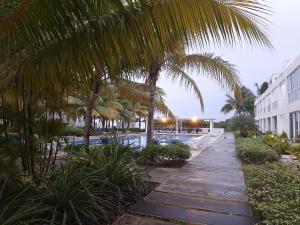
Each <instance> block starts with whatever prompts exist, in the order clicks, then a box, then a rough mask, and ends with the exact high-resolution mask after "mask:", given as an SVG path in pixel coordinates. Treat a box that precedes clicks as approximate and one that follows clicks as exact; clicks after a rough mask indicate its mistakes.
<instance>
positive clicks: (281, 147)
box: [262, 133, 289, 154]
mask: <svg viewBox="0 0 300 225" xmlns="http://www.w3.org/2000/svg"><path fill="white" fill-rule="evenodd" d="M262 141H263V142H264V143H265V144H267V145H268V146H270V147H271V148H272V149H274V150H275V151H276V152H278V153H279V154H284V153H286V151H287V150H288V148H289V143H287V142H284V141H282V138H281V137H279V136H277V135H273V134H270V133H267V134H265V135H263V136H262Z"/></svg>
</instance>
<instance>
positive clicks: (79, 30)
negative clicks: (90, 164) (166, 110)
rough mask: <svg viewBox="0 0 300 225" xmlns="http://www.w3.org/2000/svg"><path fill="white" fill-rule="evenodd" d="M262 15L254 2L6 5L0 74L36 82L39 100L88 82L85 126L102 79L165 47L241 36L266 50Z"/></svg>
mask: <svg viewBox="0 0 300 225" xmlns="http://www.w3.org/2000/svg"><path fill="white" fill-rule="evenodd" d="M267 12H268V11H267V7H266V6H264V5H262V4H260V3H258V2H257V1H248V2H247V4H244V3H242V2H239V1H236V2H230V3H229V2H224V1H215V0H205V2H203V1H201V3H200V2H199V1H196V0H193V1H192V2H191V1H182V0H181V1H179V0H174V1H163V0H161V1H152V0H151V1H144V0H140V1H121V0H117V1H114V2H109V1H104V0H102V1H99V2H98V1H97V2H95V1H91V0H76V2H74V3H73V4H69V1H66V0H64V1H57V0H56V1H51V3H50V2H48V1H43V2H40V1H31V2H30V3H29V1H21V2H19V3H17V2H11V1H9V0H6V1H4V3H3V8H1V16H2V18H1V21H2V23H1V25H0V30H1V32H0V36H1V42H0V46H1V49H2V50H3V51H1V53H2V54H1V68H3V69H2V71H1V72H2V75H3V76H7V75H10V74H17V76H25V74H26V79H28V80H36V79H35V77H36V76H37V75H38V76H40V77H41V76H42V78H43V79H39V81H40V82H36V87H35V88H37V87H38V88H39V90H40V92H42V93H46V92H47V91H48V90H49V87H55V86H56V85H54V84H55V82H57V81H59V82H61V83H62V84H63V86H64V87H69V86H70V84H71V83H72V81H75V82H86V83H87V84H88V86H89V90H90V95H89V104H88V106H87V111H86V113H87V116H86V120H87V122H88V123H87V124H90V121H91V117H90V116H89V115H91V112H92V108H93V105H94V101H95V98H96V97H95V96H96V95H97V92H98V91H99V88H101V86H102V84H103V82H104V83H105V80H107V78H108V76H109V78H110V79H112V78H113V77H118V76H119V75H120V74H121V73H120V71H122V70H124V69H125V70H130V69H131V68H132V66H133V67H135V66H137V65H138V66H137V67H140V65H141V63H142V64H144V65H146V64H148V63H149V62H151V59H155V58H156V57H157V56H159V55H161V54H162V52H166V51H167V52H172V49H173V47H174V46H173V45H172V44H170V43H171V42H172V40H175V39H176V42H174V43H178V40H179V43H184V44H187V45H188V46H190V45H192V44H194V43H195V40H196V42H197V43H198V44H199V45H201V46H203V45H205V44H206V43H209V42H210V41H213V42H214V43H221V41H224V42H225V43H229V44H232V43H233V42H234V41H235V40H238V39H239V37H242V36H243V37H244V39H246V40H248V41H249V42H251V43H252V42H257V43H259V44H263V45H269V41H268V38H267V37H266V35H265V28H266V26H265V25H266V20H264V19H263V17H261V14H264V13H267ZM178 15H181V16H178ZM183 18H184V19H183ZM196 18H201V19H196ZM214 18H218V20H215V19H214ZM228 18H230V19H228ZM41 27H42V28H43V29H40V28H41ZM212 28H214V29H212ZM234 30H235V31H236V32H234ZM120 32H122V33H123V35H122V37H120V35H119V33H120ZM95 34H96V35H95ZM97 34H99V35H97ZM183 34H184V35H183ZM233 34H236V35H233ZM49 40H51V41H49ZM166 40H169V41H168V42H166ZM8 43H9V44H8ZM20 52H22V53H24V54H19V53H20ZM79 52H80V54H78V53H79ZM141 55H142V56H143V59H142V61H143V62H141V57H140V56H141ZM163 55H164V54H163ZM120 59H121V60H120ZM120 61H121V62H120ZM150 64H151V63H150ZM148 65H149V64H148ZM16 71H17V72H16ZM28 74H29V75H28ZM44 80H47V82H43V81H44ZM30 85H32V83H30V82H29V86H30ZM65 90H66V89H65ZM152 91H153V90H152ZM29 96H30V95H29ZM60 96H61V94H60ZM87 126H88V125H87ZM85 132H86V133H87V132H88V128H87V129H85Z"/></svg>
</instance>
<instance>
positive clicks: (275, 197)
mask: <svg viewBox="0 0 300 225" xmlns="http://www.w3.org/2000/svg"><path fill="white" fill-rule="evenodd" d="M244 173H245V180H246V186H247V192H248V196H249V200H250V204H251V205H252V209H253V211H254V214H255V216H256V218H257V223H258V224H270V225H271V224H272V225H273V224H274V225H276V224H278V225H279V224H291V225H292V224H295V225H296V224H300V204H299V199H300V172H299V170H297V169H295V167H292V166H287V165H283V164H280V163H267V164H265V165H245V166H244Z"/></svg>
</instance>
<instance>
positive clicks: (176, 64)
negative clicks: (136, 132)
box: [147, 50, 239, 145]
mask: <svg viewBox="0 0 300 225" xmlns="http://www.w3.org/2000/svg"><path fill="white" fill-rule="evenodd" d="M162 70H165V71H166V72H167V73H166V75H167V78H171V79H172V80H179V81H180V83H181V84H182V85H184V86H185V87H186V88H192V89H193V90H194V92H195V94H196V97H197V98H198V99H199V101H200V106H201V110H203V109H204V104H203V98H202V95H201V92H200V90H199V88H198V86H197V84H196V82H195V81H194V80H193V79H192V77H191V76H189V75H188V74H187V73H186V72H185V71H186V70H196V71H197V72H198V73H199V74H200V73H201V74H203V75H205V76H207V77H208V78H210V79H213V80H216V81H217V82H219V83H220V84H221V85H223V86H226V87H227V88H229V89H231V90H233V89H235V88H236V87H237V86H239V79H238V76H237V71H236V69H235V68H234V66H233V65H232V64H230V63H228V62H227V61H225V60H223V59H221V58H220V57H215V56H214V55H212V54H207V53H204V54H193V55H187V54H185V53H184V51H183V50H181V51H178V52H175V53H171V54H170V55H166V56H165V57H163V56H162V57H160V58H156V59H155V60H153V61H152V63H151V65H150V67H149V73H148V77H147V79H148V80H147V82H148V84H149V93H150V103H149V108H148V128H147V144H148V145H150V144H152V141H153V129H154V120H153V116H154V107H153V99H154V95H153V93H154V92H153V90H155V88H156V82H157V80H158V79H159V76H160V71H162Z"/></svg>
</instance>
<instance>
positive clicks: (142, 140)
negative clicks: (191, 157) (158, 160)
mask: <svg viewBox="0 0 300 225" xmlns="http://www.w3.org/2000/svg"><path fill="white" fill-rule="evenodd" d="M153 138H154V140H155V142H156V144H159V145H167V144H170V143H171V142H173V141H181V142H183V143H186V142H187V141H189V140H191V139H192V138H194V136H191V135H188V134H158V135H154V137H153ZM122 142H123V144H125V145H131V146H132V147H133V148H141V147H145V146H146V143H147V137H146V135H129V136H124V137H123V138H122ZM107 143H108V139H107V138H105V137H99V138H91V139H90V145H103V144H107ZM69 144H71V145H82V144H83V140H82V139H78V140H70V141H69Z"/></svg>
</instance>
